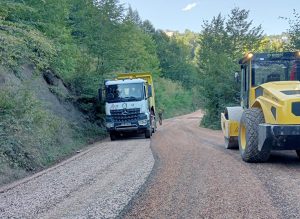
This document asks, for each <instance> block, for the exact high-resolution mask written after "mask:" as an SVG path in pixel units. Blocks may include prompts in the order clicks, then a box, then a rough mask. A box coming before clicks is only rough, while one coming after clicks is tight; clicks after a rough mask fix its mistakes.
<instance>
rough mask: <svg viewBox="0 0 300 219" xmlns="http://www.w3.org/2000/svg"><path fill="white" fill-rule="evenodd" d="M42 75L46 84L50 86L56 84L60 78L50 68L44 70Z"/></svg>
mask: <svg viewBox="0 0 300 219" xmlns="http://www.w3.org/2000/svg"><path fill="white" fill-rule="evenodd" d="M43 77H44V79H45V80H46V82H47V84H49V85H52V86H58V85H59V81H60V79H59V78H58V77H57V76H56V75H55V74H54V73H53V72H52V71H51V70H49V69H48V70H45V71H44V72H43Z"/></svg>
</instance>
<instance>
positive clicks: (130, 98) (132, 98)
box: [123, 96, 137, 100]
mask: <svg viewBox="0 0 300 219" xmlns="http://www.w3.org/2000/svg"><path fill="white" fill-rule="evenodd" d="M123 99H125V100H137V98H136V97H132V96H131V97H124V98H123Z"/></svg>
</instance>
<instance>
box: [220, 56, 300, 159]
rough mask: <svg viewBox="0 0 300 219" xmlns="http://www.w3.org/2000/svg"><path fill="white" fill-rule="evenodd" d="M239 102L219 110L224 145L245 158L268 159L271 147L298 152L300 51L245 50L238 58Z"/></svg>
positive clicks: (299, 128) (299, 149)
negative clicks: (221, 111) (239, 103)
mask: <svg viewBox="0 0 300 219" xmlns="http://www.w3.org/2000/svg"><path fill="white" fill-rule="evenodd" d="M239 64H240V65H241V75H240V81H241V106H237V107H227V108H226V109H225V112H224V113H222V114H221V126H222V130H223V133H224V137H225V147H226V148H227V149H230V148H235V147H236V148H237V147H238V148H239V150H240V154H241V156H242V159H243V160H244V161H246V162H264V161H267V160H268V158H269V156H270V152H271V150H296V153H297V155H298V157H299V156H300V82H299V80H300V52H284V53H258V54H252V53H249V54H247V55H246V56H245V57H244V58H243V59H241V60H240V62H239Z"/></svg>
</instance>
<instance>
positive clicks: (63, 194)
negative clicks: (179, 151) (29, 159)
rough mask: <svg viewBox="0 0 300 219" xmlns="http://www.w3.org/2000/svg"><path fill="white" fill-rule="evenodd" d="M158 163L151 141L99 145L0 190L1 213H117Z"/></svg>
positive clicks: (72, 215)
mask: <svg viewBox="0 0 300 219" xmlns="http://www.w3.org/2000/svg"><path fill="white" fill-rule="evenodd" d="M153 164H154V159H153V156H152V153H151V150H150V141H149V140H144V139H136V140H128V141H127V140H125V141H124V140H123V141H116V142H104V143H99V144H96V145H95V146H93V147H91V149H88V150H87V151H84V152H82V153H81V154H79V155H77V156H75V157H73V158H71V159H69V160H67V161H65V162H63V163H61V164H59V165H57V166H55V167H53V168H51V169H48V170H46V171H44V172H41V173H39V174H37V175H34V176H33V177H30V178H27V179H25V180H22V181H21V182H17V183H15V184H12V185H9V186H8V187H5V188H1V189H0V218H1V219H6V218H14V219H16V218H18V219H25V218H28V219H32V218H38V219H40V218H53V219H58V218H59V219H61V218H70V219H76V218H114V217H116V216H117V215H118V214H119V213H120V212H121V211H122V209H123V208H124V207H125V206H126V205H127V204H128V202H129V201H130V200H131V198H132V197H133V196H134V195H135V194H136V193H137V192H138V190H139V189H140V187H141V185H143V184H144V183H145V181H146V179H147V177H148V176H149V173H150V172H151V170H152V167H153Z"/></svg>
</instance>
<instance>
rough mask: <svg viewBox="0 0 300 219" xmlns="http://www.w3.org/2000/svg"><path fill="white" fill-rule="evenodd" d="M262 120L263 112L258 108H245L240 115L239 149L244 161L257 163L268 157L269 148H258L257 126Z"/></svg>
mask: <svg viewBox="0 0 300 219" xmlns="http://www.w3.org/2000/svg"><path fill="white" fill-rule="evenodd" d="M264 122H265V119H264V114H263V112H262V110H261V109H259V108H253V109H247V110H245V111H244V113H243V115H242V118H241V122H240V128H239V149H240V153H241V156H242V159H243V160H244V161H245V162H248V163H259V162H265V161H267V160H268V159H269V156H270V150H261V151H259V150H258V127H259V124H261V123H264Z"/></svg>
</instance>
